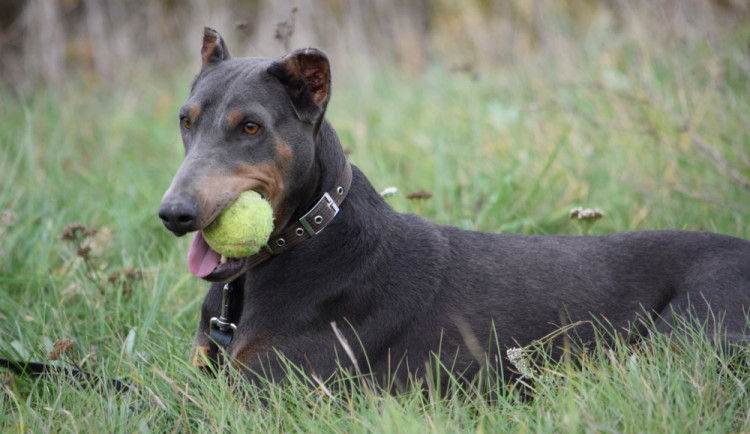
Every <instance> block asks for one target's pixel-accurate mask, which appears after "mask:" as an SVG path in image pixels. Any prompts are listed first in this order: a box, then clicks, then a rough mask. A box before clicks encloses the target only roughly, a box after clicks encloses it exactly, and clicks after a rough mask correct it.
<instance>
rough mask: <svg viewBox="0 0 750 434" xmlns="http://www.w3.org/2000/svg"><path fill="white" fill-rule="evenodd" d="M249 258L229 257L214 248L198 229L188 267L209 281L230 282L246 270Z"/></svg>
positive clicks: (191, 245) (191, 248) (197, 275)
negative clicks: (223, 255)
mask: <svg viewBox="0 0 750 434" xmlns="http://www.w3.org/2000/svg"><path fill="white" fill-rule="evenodd" d="M246 262H247V258H227V257H222V255H221V254H219V253H218V252H216V251H215V250H214V249H212V248H211V247H210V246H209V245H208V243H207V242H206V240H205V239H203V233H202V232H201V231H198V232H196V233H195V236H194V237H193V242H192V243H191V244H190V251H188V269H189V270H190V272H191V273H192V274H193V275H194V276H196V277H200V278H201V279H205V280H208V281H209V282H228V281H230V280H232V279H234V277H236V276H238V275H239V274H241V273H242V271H244V268H245V264H246Z"/></svg>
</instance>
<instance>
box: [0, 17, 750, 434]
mask: <svg viewBox="0 0 750 434" xmlns="http://www.w3.org/2000/svg"><path fill="white" fill-rule="evenodd" d="M749 41H750V34H748V32H746V31H738V32H736V34H735V35H734V38H733V39H732V40H731V41H729V42H727V43H726V44H724V45H716V46H714V45H710V44H708V43H706V44H692V45H687V44H682V43H681V42H678V41H672V42H671V44H672V45H668V46H659V47H656V46H651V45H649V44H647V43H646V42H648V41H645V40H643V39H639V38H637V37H632V38H627V37H622V39H621V40H620V39H617V38H616V37H612V38H611V39H609V42H608V43H607V44H604V43H598V42H597V39H596V38H590V39H589V40H588V42H587V43H586V44H582V46H581V47H578V48H577V49H575V50H574V51H570V52H566V53H560V54H559V55H555V56H537V57H535V56H529V57H527V58H521V59H518V63H517V64H515V65H513V66H512V67H507V68H496V69H491V70H478V71H469V72H451V71H448V70H446V69H442V68H439V67H435V68H432V69H429V70H428V71H426V72H425V73H424V74H420V75H418V76H416V75H415V76H407V77H405V76H402V75H399V74H397V73H395V72H392V71H387V70H385V71H383V70H381V71H377V72H373V71H372V70H367V69H364V68H362V69H357V67H356V66H353V65H346V64H343V63H342V62H343V60H342V59H336V58H334V59H332V61H333V63H334V67H335V68H336V69H335V76H334V77H335V86H336V87H335V89H334V97H333V100H332V103H331V105H330V109H329V118H330V119H331V121H332V122H333V124H334V126H335V127H336V128H337V130H338V132H339V134H340V136H341V139H342V142H343V143H344V145H345V146H347V147H349V148H350V149H351V151H352V153H351V155H350V158H351V160H352V161H353V162H354V163H355V164H357V165H358V166H359V167H360V168H362V169H363V171H364V172H365V173H366V174H367V175H368V176H369V178H370V180H371V181H372V182H373V184H374V185H375V187H376V188H378V189H383V188H386V187H390V186H395V187H397V188H398V189H399V193H398V194H396V195H395V196H393V197H391V198H390V199H389V201H390V202H391V204H392V205H393V206H394V207H395V208H396V209H398V210H400V211H404V212H417V211H418V212H419V213H420V214H422V215H424V216H425V217H427V218H429V219H431V220H435V221H438V222H440V223H444V224H452V225H457V226H460V227H463V228H467V229H480V230H484V231H492V232H498V231H502V232H524V233H568V234H577V233H584V232H586V233H588V232H590V233H606V232H613V231H626V230H635V229H662V228H686V229H705V230H714V231H719V232H724V233H728V234H732V235H736V236H740V237H745V238H748V237H750V229H748V224H747V216H748V215H750V213H749V212H750V200H748V196H749V195H750V190H749V189H748V185H747V184H748V181H749V180H750V89H748V83H750V81H749V80H748V75H750V59H749V58H748V55H747V51H746V50H747V48H746V47H747V46H748V42H749ZM193 72H194V71H188V72H186V73H185V74H181V75H178V76H176V77H169V78H166V77H165V78H161V79H159V78H157V79H156V81H154V80H153V79H152V78H149V79H146V77H139V78H137V79H135V80H133V82H128V83H121V84H120V85H117V86H114V87H113V88H112V87H103V86H102V87H95V88H87V87H86V86H85V85H83V84H79V85H73V86H72V87H71V88H70V89H69V90H67V91H66V90H62V91H59V92H53V91H47V92H42V91H40V92H36V93H32V94H18V93H15V92H14V91H13V90H11V89H3V90H2V91H0V98H1V99H2V104H1V105H0V150H1V153H0V185H2V189H1V190H0V213H2V214H0V240H1V242H0V297H1V299H2V300H3V302H2V303H0V352H1V353H2V354H3V355H5V356H11V357H22V358H23V357H29V358H32V359H36V360H43V359H46V358H47V356H48V354H50V353H52V352H54V347H55V343H56V342H58V344H59V342H61V341H63V340H64V339H71V340H72V342H73V344H74V346H73V347H72V349H69V350H68V351H67V352H64V353H63V354H61V356H60V360H59V361H57V362H55V363H59V364H61V365H64V366H70V365H74V364H75V365H78V366H81V367H82V368H84V369H87V370H91V371H95V372H98V373H101V374H102V375H104V376H106V377H114V378H121V379H126V380H127V381H129V382H131V383H132V384H133V389H134V390H133V391H132V392H130V393H127V394H124V395H121V396H120V395H114V394H111V393H110V394H107V393H105V394H104V395H101V394H99V393H98V392H96V391H92V390H85V389H83V390H82V389H79V388H77V387H74V386H72V385H70V384H68V383H67V382H66V381H65V380H64V379H62V378H55V377H53V378H45V379H38V378H29V377H24V376H12V375H10V374H3V392H2V394H0V407H1V408H2V415H1V416H0V418H1V419H0V426H2V428H3V430H5V431H8V430H10V431H14V430H17V431H26V430H32V431H52V430H54V431H58V430H59V431H107V432H110V431H128V432H131V431H172V430H176V431H243V432H244V431H250V430H258V431H271V430H282V431H316V432H317V431H321V432H395V431H399V432H423V431H432V432H457V431H479V432H486V431H504V430H511V431H522V432H523V431H555V432H557V431H561V430H570V431H580V430H590V431H615V432H621V431H622V432H644V431H649V432H650V431H679V432H682V431H722V432H723V431H747V430H749V429H750V420H748V418H749V417H750V416H749V415H748V412H747V408H748V398H747V384H748V379H749V378H750V377H748V374H747V366H746V365H744V364H743V362H742V360H734V359H731V358H730V357H728V356H726V355H725V354H724V353H722V352H717V351H716V350H715V349H714V348H713V347H712V346H711V345H708V344H707V343H705V342H703V341H702V340H700V339H695V340H694V341H691V342H684V343H680V342H678V343H676V344H675V343H673V342H671V341H666V340H663V339H660V338H657V339H656V340H655V341H654V342H652V343H650V344H644V345H641V346H637V347H626V346H624V345H619V344H616V345H614V346H613V347H611V348H610V349H604V350H601V351H594V352H592V353H590V354H588V355H587V358H586V359H584V360H582V361H579V363H576V364H573V363H570V364H565V363H563V364H562V365H557V364H554V363H549V364H546V365H544V366H542V369H545V370H548V371H549V372H551V373H552V374H553V375H555V376H557V377H559V379H558V380H557V381H555V382H554V383H551V384H549V385H547V384H538V385H534V387H535V390H536V393H534V395H533V399H528V398H526V393H525V392H524V390H525V389H524V388H522V386H521V385H518V384H515V385H514V384H508V385H504V386H505V387H501V386H502V384H501V385H500V386H498V388H497V390H496V394H495V399H494V400H488V399H483V398H478V397H476V396H473V395H472V394H470V393H468V394H467V393H455V394H450V393H449V394H448V396H446V397H444V398H440V397H437V396H434V395H432V394H429V393H428V394H422V393H421V392H416V391H406V392H403V393H399V394H396V395H389V394H381V393H374V394H368V393H366V392H365V391H363V390H361V389H355V390H353V391H345V390H344V391H335V392H332V394H333V398H331V396H329V395H328V394H326V393H324V392H322V391H321V390H320V388H319V387H318V385H316V384H315V383H314V382H312V381H310V380H309V379H305V378H297V377H294V376H293V379H292V380H291V381H290V382H289V383H288V384H286V385H285V386H284V387H278V386H274V385H270V384H269V385H267V387H266V390H265V391H262V392H261V391H259V390H256V389H252V388H247V387H244V385H243V384H242V383H232V382H228V381H223V380H217V379H214V378H211V377H207V376H203V375H200V374H198V373H196V372H195V371H194V370H193V368H192V367H191V366H190V365H189V363H188V353H189V348H190V345H191V341H192V335H193V332H194V327H195V324H196V323H197V320H198V314H199V307H200V303H201V300H202V297H203V295H204V293H205V288H206V286H205V284H203V283H201V282H199V281H197V280H196V279H194V278H193V277H191V276H190V275H189V273H188V272H187V270H186V266H185V259H184V255H185V252H186V251H187V240H186V239H175V238H173V237H172V236H171V235H170V234H168V233H167V231H166V230H164V229H163V227H162V226H161V223H160V221H159V219H158V217H157V216H156V210H157V208H158V204H159V201H160V199H161V195H162V193H163V191H164V190H165V189H166V187H167V186H168V184H169V182H170V179H171V177H172V175H173V174H174V172H175V171H176V169H177V167H178V166H179V164H180V159H181V156H182V151H181V145H180V143H179V135H178V133H177V120H176V108H177V107H178V106H179V105H180V104H181V103H182V101H183V99H184V97H185V95H186V92H187V86H188V83H189V79H190V74H192V73H193ZM418 189H424V190H428V191H430V192H431V193H433V197H432V198H431V199H429V200H427V201H424V202H419V203H417V202H414V201H410V200H408V199H406V197H405V196H406V193H408V192H410V191H413V190H418ZM574 206H584V207H598V208H601V209H602V210H604V212H605V217H604V218H603V219H601V220H600V221H598V222H596V223H594V224H593V226H590V227H588V226H582V225H581V224H580V223H579V222H578V221H573V220H570V219H569V218H568V212H569V211H570V209H571V208H572V207H574ZM72 223H80V224H81V225H82V226H83V227H81V228H80V229H77V230H74V229H75V227H71V226H69V225H70V224H72ZM66 228H67V230H68V232H67V233H68V236H67V237H64V238H61V236H60V235H61V234H62V233H63V232H64V230H65V229H66ZM87 228H88V229H95V231H87V230H86V229H87ZM71 233H72V235H70V234H71ZM730 362H732V363H730ZM290 369H292V370H293V367H290ZM352 381H353V380H352ZM500 383H502V382H500Z"/></svg>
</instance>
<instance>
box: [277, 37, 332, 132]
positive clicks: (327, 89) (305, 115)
mask: <svg viewBox="0 0 750 434" xmlns="http://www.w3.org/2000/svg"><path fill="white" fill-rule="evenodd" d="M268 73H269V74H271V75H273V76H274V77H276V78H277V79H278V80H279V81H280V82H281V84H283V85H284V88H285V89H286V93H287V94H288V95H289V99H290V100H291V101H292V105H293V106H294V110H295V111H296V113H297V117H298V118H299V119H300V120H301V121H303V122H310V123H314V124H315V126H316V131H317V128H318V126H319V125H320V122H321V120H322V119H323V114H324V113H325V111H326V106H327V105H328V100H329V99H330V98H331V67H330V64H329V63H328V57H327V56H326V54H325V53H324V52H322V51H320V50H318V49H315V48H308V49H305V50H297V51H295V52H293V53H291V54H288V55H286V56H285V57H284V58H283V59H281V60H279V61H276V62H274V63H273V64H271V66H269V67H268Z"/></svg>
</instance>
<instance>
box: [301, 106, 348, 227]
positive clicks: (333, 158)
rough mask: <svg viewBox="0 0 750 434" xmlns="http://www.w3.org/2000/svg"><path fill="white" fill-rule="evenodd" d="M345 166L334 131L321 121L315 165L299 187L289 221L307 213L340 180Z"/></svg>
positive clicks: (328, 124)
mask: <svg viewBox="0 0 750 434" xmlns="http://www.w3.org/2000/svg"><path fill="white" fill-rule="evenodd" d="M346 164H347V159H346V155H345V154H344V150H343V148H342V147H341V142H339V138H338V135H337V134H336V131H335V130H334V129H333V126H332V125H331V123H330V122H328V120H327V119H323V122H322V123H321V126H320V130H319V131H318V136H317V137H316V140H315V163H314V164H313V167H312V168H311V170H310V174H309V178H308V180H307V182H305V183H304V184H302V185H301V188H300V190H299V193H300V196H298V202H297V204H298V206H297V207H296V209H295V211H294V213H293V214H292V216H291V219H290V221H296V220H297V219H299V218H300V217H301V216H302V215H304V214H305V213H307V212H308V211H309V210H310V208H311V207H312V206H313V205H315V204H316V203H317V202H318V201H319V200H320V198H321V196H323V194H325V192H327V191H329V190H331V189H332V188H333V187H334V186H335V185H336V184H337V183H338V182H339V181H340V180H341V178H342V176H343V172H344V168H345V166H346ZM310 185H314V186H315V188H310Z"/></svg>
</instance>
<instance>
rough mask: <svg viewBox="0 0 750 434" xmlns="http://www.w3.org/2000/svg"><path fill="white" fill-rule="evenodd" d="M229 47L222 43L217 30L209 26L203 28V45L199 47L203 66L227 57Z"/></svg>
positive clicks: (222, 39) (228, 56)
mask: <svg viewBox="0 0 750 434" xmlns="http://www.w3.org/2000/svg"><path fill="white" fill-rule="evenodd" d="M230 57H232V56H230V55H229V49H228V48H227V46H226V44H225V43H224V38H222V37H221V35H220V34H219V32H217V31H216V30H214V29H212V28H210V27H204V28H203V46H202V47H201V58H202V59H203V66H206V65H207V64H209V63H217V62H221V61H223V60H227V59H229V58H230Z"/></svg>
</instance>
